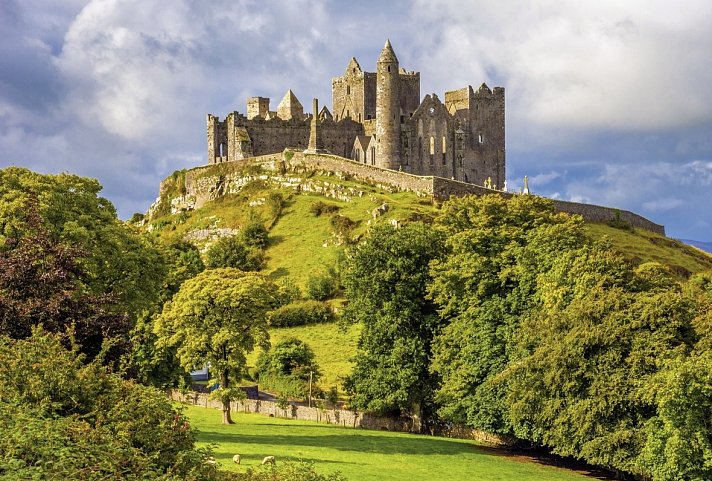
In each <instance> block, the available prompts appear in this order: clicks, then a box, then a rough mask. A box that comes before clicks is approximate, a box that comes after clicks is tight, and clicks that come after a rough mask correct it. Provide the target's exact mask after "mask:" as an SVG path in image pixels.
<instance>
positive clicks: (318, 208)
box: [309, 201, 341, 217]
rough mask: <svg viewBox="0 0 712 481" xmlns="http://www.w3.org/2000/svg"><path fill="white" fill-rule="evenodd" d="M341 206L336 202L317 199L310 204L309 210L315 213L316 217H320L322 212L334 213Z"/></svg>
mask: <svg viewBox="0 0 712 481" xmlns="http://www.w3.org/2000/svg"><path fill="white" fill-rule="evenodd" d="M340 208H341V207H339V206H338V205H336V204H327V203H326V202H322V201H317V202H314V203H313V204H312V205H311V206H309V212H311V213H312V214H314V215H315V216H316V217H319V216H320V215H322V214H333V213H335V212H338V211H339V209H340Z"/></svg>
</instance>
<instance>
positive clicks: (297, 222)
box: [145, 165, 712, 389]
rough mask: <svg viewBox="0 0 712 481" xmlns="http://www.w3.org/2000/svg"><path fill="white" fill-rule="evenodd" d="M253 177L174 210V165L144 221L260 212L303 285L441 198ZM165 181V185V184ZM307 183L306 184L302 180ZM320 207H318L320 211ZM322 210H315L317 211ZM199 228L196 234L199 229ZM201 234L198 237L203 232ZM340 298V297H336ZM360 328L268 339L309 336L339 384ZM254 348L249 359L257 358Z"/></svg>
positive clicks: (658, 245)
mask: <svg viewBox="0 0 712 481" xmlns="http://www.w3.org/2000/svg"><path fill="white" fill-rule="evenodd" d="M238 168H239V166H238V165H233V166H222V165H221V166H215V167H211V168H210V170H209V173H210V174H216V173H217V174H219V175H230V174H231V173H232V174H234V172H235V170H236V169H238ZM242 168H243V169H246V170H245V175H252V176H253V177H254V176H255V173H258V174H260V175H259V178H256V179H254V178H253V179H252V180H250V181H248V182H246V183H245V184H244V186H243V187H242V188H241V189H240V190H239V192H236V193H229V194H227V195H223V196H221V197H218V198H217V199H216V200H214V201H210V202H207V203H205V205H203V206H202V207H200V208H198V209H195V210H186V211H182V212H178V213H174V214H171V213H170V210H169V209H168V208H167V207H166V206H168V205H170V202H171V199H172V198H174V197H176V196H179V195H181V194H183V193H184V191H185V188H184V185H183V184H181V183H182V182H184V181H185V180H184V179H185V172H177V173H176V174H174V175H173V176H172V177H171V178H169V179H168V181H167V182H164V194H163V196H162V199H161V202H160V203H159V204H158V209H156V212H155V213H154V215H153V217H152V218H150V219H148V221H147V222H146V223H145V227H146V228H147V229H148V230H149V231H151V232H152V233H153V234H154V235H155V236H157V237H158V238H159V239H161V240H162V241H164V242H172V241H176V240H180V239H184V238H188V239H189V240H191V241H192V242H194V243H195V244H196V245H198V246H199V247H200V248H203V249H204V248H207V247H208V246H209V245H210V244H211V243H212V242H214V241H215V239H216V238H217V237H216V235H217V234H219V233H222V234H225V233H226V232H227V233H228V235H229V233H230V231H226V230H225V229H235V232H237V231H238V230H239V229H240V227H241V226H243V225H245V224H246V223H247V222H249V221H250V220H254V219H260V220H261V221H262V222H263V223H264V225H265V226H266V227H267V229H268V230H269V243H268V246H267V248H266V251H265V253H266V257H267V262H266V267H265V269H264V270H263V272H264V273H266V274H268V275H269V276H271V277H272V278H273V279H275V280H277V279H282V278H289V279H290V280H291V281H292V282H293V283H294V284H296V285H298V286H300V287H301V288H302V290H304V287H305V285H306V282H307V279H308V278H309V277H310V276H312V275H315V274H319V273H321V272H325V271H327V270H328V269H332V268H336V269H337V270H338V264H339V259H340V258H341V257H342V256H343V255H344V250H345V248H346V247H347V246H348V244H350V243H355V242H358V240H359V239H360V237H361V236H362V235H363V234H364V233H365V232H366V231H367V229H368V228H369V226H371V225H374V224H375V223H388V222H395V221H398V222H400V223H403V222H408V221H413V220H424V221H428V220H429V219H432V218H434V217H435V216H436V215H437V214H438V206H437V205H434V204H433V203H432V202H431V200H430V199H429V198H426V197H422V196H418V195H416V194H415V193H410V192H392V191H390V190H389V187H388V186H383V185H373V184H369V183H364V182H357V181H355V180H353V179H345V178H341V177H340V176H337V175H333V174H329V173H327V172H321V173H313V172H304V173H289V174H288V175H289V176H290V179H291V180H292V181H294V180H295V179H297V180H298V181H299V183H300V184H301V187H298V188H295V187H294V186H285V185H279V184H278V183H277V184H276V183H275V182H274V179H273V177H271V176H272V175H277V174H274V173H269V172H265V171H262V170H260V169H259V168H257V169H256V168H255V167H254V166H253V167H248V168H245V167H242ZM166 186H167V187H166ZM305 186H306V187H305ZM383 203H387V204H388V206H389V209H388V211H387V212H385V213H384V214H382V215H380V216H378V217H376V218H374V217H373V216H372V211H373V210H374V209H375V208H376V207H378V206H380V205H382V204H383ZM319 212H320V213H319ZM317 214H319V215H317ZM586 231H587V232H588V234H589V235H590V236H591V237H592V238H594V239H602V238H606V239H608V241H609V242H610V244H611V246H612V247H613V248H614V249H616V250H618V251H620V252H621V253H623V254H624V255H625V256H626V257H627V258H629V259H630V260H631V261H632V262H635V263H642V262H648V261H657V262H660V263H662V264H664V265H667V266H668V267H669V268H670V269H671V270H672V271H673V272H674V273H676V274H677V275H678V276H679V277H680V278H685V277H688V276H689V275H690V274H691V273H695V272H700V271H703V270H709V269H712V256H710V255H709V254H706V253H704V252H702V251H700V250H698V249H695V248H693V247H690V246H687V245H685V244H683V243H681V242H679V241H676V240H674V239H670V238H667V237H664V236H660V235H657V234H654V233H651V232H648V231H644V230H641V229H629V228H621V227H611V226H609V225H605V224H590V223H589V224H586ZM196 232H197V233H199V234H200V235H198V236H196ZM201 236H202V237H201ZM337 304H338V301H337ZM358 332H359V328H358V326H355V327H354V328H353V329H351V330H349V331H347V332H344V331H343V330H341V329H340V328H339V327H338V325H337V324H336V323H334V324H328V325H320V326H305V327H295V328H284V329H274V330H273V333H272V341H273V342H275V341H278V340H279V339H281V338H284V337H286V336H287V335H290V336H295V337H297V338H300V339H302V340H304V341H305V342H307V343H308V344H309V345H310V346H312V347H313V348H314V350H315V351H316V356H317V362H318V363H319V365H320V366H322V370H323V371H324V377H323V379H322V380H321V382H320V383H319V384H320V387H322V388H323V389H328V388H329V387H330V386H332V385H335V384H338V385H339V388H341V380H342V379H343V377H344V376H345V375H346V374H347V373H348V372H349V371H350V369H351V366H352V364H351V362H350V359H351V357H352V356H353V355H354V353H355V351H356V343H357V338H358ZM256 356H257V354H256V353H253V355H252V356H251V357H250V359H249V364H250V365H254V361H255V359H256Z"/></svg>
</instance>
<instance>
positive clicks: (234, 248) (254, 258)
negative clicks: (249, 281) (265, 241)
mask: <svg viewBox="0 0 712 481" xmlns="http://www.w3.org/2000/svg"><path fill="white" fill-rule="evenodd" d="M205 265H206V267H208V268H210V269H216V268H220V267H231V268H234V269H240V270H242V271H259V270H260V269H262V266H263V265H264V253H263V252H262V251H261V250H260V249H257V248H254V247H249V246H248V245H246V244H245V242H244V241H243V240H242V238H240V237H239V236H232V237H222V238H220V239H219V240H218V241H217V242H216V243H215V244H213V245H212V246H211V247H210V249H208V252H207V253H206V261H205Z"/></svg>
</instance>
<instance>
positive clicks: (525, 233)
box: [428, 196, 584, 434]
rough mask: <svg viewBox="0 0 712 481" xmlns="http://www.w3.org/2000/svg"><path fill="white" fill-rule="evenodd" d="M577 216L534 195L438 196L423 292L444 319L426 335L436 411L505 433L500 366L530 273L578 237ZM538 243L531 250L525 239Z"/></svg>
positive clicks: (529, 292) (527, 293)
mask: <svg viewBox="0 0 712 481" xmlns="http://www.w3.org/2000/svg"><path fill="white" fill-rule="evenodd" d="M580 226H581V220H580V218H571V217H568V216H565V215H561V214H556V213H555V212H554V210H553V206H552V204H551V203H550V201H548V200H545V199H542V198H538V197H533V196H515V197H513V198H511V199H505V198H502V197H500V196H483V197H474V196H473V197H465V198H458V199H451V200H450V201H448V202H447V203H445V204H444V206H443V210H442V214H441V216H440V217H439V218H438V219H437V221H436V228H438V229H441V230H442V231H444V233H445V235H446V236H447V239H446V241H445V243H446V248H447V253H446V255H445V256H443V258H442V259H435V260H434V261H433V262H432V263H431V275H432V277H433V280H432V282H431V283H430V285H429V288H428V290H429V293H430V295H431V297H432V298H433V300H434V301H435V303H436V304H437V305H438V306H439V308H440V311H439V312H440V315H441V316H442V318H443V319H444V320H445V322H446V326H445V327H443V328H442V330H441V331H440V332H438V334H437V335H436V337H435V339H434V341H433V359H432V370H433V372H434V373H436V374H437V375H439V376H441V378H442V383H441V385H440V386H439V388H438V389H437V392H436V395H435V398H436V401H437V403H438V404H439V406H440V409H439V413H440V414H441V415H442V416H443V417H445V418H447V419H450V420H452V421H455V422H458V423H461V424H467V425H470V426H473V427H477V428H479V429H483V430H486V431H489V432H497V433H506V434H508V433H510V432H511V426H510V424H509V422H508V419H507V414H506V412H507V406H506V403H505V400H504V399H505V395H506V392H507V386H506V383H504V382H501V376H500V374H501V373H502V372H504V371H505V370H506V369H507V366H508V364H509V363H510V361H512V360H516V358H517V356H518V353H517V350H516V347H515V343H514V340H515V338H516V336H517V329H518V325H519V322H520V319H521V318H522V317H524V316H526V315H527V313H528V312H529V310H530V309H532V307H533V297H532V296H533V293H534V289H535V282H534V281H535V279H536V276H537V274H538V273H539V272H545V271H546V269H547V266H548V265H550V264H551V262H552V260H553V259H554V258H555V257H556V256H557V255H559V253H560V252H561V251H562V250H566V249H568V248H569V247H570V246H571V245H577V244H579V243H580V242H582V240H583V238H584V237H583V235H582V233H581V228H580ZM529 243H532V246H537V248H533V249H532V250H530V251H525V250H523V248H524V246H527V245H528V244H529Z"/></svg>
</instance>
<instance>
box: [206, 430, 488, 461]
mask: <svg viewBox="0 0 712 481" xmlns="http://www.w3.org/2000/svg"><path fill="white" fill-rule="evenodd" d="M300 427H301V426H300ZM200 434H201V437H203V436H205V437H206V438H208V439H209V440H210V442H212V443H218V444H221V443H238V444H270V445H275V446H289V447H290V448H292V449H298V447H299V446H305V447H328V448H331V449H336V450H339V451H356V452H361V453H374V454H414V455H428V454H445V455H453V454H460V453H477V452H478V451H480V446H476V445H474V444H468V443H456V442H452V441H449V440H447V439H445V438H426V437H422V438H420V437H413V438H409V437H397V438H392V437H380V436H372V435H371V436H368V435H363V434H358V432H357V431H356V432H355V433H354V434H333V435H332V434H328V435H324V436H311V435H299V434H294V435H270V436H269V441H268V442H266V440H265V436H264V435H254V434H241V433H235V434H226V433H217V432H212V431H205V430H201V431H200ZM482 454H486V452H485V451H482Z"/></svg>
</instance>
